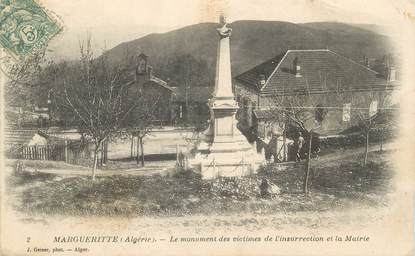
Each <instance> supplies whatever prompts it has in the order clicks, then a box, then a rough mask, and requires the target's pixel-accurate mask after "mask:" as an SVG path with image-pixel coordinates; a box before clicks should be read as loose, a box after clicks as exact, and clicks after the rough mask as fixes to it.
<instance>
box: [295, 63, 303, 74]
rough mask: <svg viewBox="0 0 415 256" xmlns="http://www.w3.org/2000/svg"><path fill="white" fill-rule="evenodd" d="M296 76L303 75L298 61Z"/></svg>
mask: <svg viewBox="0 0 415 256" xmlns="http://www.w3.org/2000/svg"><path fill="white" fill-rule="evenodd" d="M295 77H302V75H301V66H300V65H299V64H298V63H297V65H296V66H295Z"/></svg>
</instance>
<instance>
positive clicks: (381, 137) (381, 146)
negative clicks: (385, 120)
mask: <svg viewBox="0 0 415 256" xmlns="http://www.w3.org/2000/svg"><path fill="white" fill-rule="evenodd" d="M379 151H380V152H382V151H383V131H381V132H380V149H379Z"/></svg>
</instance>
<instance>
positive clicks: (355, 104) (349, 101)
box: [234, 49, 396, 137]
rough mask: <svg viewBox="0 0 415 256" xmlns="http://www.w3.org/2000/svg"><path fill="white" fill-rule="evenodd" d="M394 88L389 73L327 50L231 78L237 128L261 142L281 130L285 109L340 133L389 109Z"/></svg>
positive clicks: (284, 57)
mask: <svg viewBox="0 0 415 256" xmlns="http://www.w3.org/2000/svg"><path fill="white" fill-rule="evenodd" d="M395 86H396V71H395V70H394V69H393V68H392V69H391V70H390V72H389V75H388V77H384V76H382V75H381V74H379V73H378V72H376V71H374V70H372V69H370V68H369V67H367V66H365V65H361V64H359V63H357V62H355V61H353V60H351V59H349V58H346V57H344V56H341V55H339V54H337V53H335V52H333V51H331V50H328V49H322V50H288V51H287V52H285V53H284V54H281V55H278V56H276V57H274V58H272V59H270V60H268V61H266V62H264V63H262V64H260V65H258V66H256V67H254V68H252V69H250V70H248V71H246V72H244V73H242V74H240V75H238V76H236V77H235V78H234V90H235V94H236V99H237V101H238V102H239V106H240V109H239V113H238V118H239V125H240V128H241V129H242V130H245V131H248V130H255V132H257V134H258V135H259V136H260V137H264V136H266V135H267V133H268V132H269V131H270V129H275V128H276V127H277V129H278V128H281V129H283V127H285V123H286V122H285V121H284V120H281V119H283V118H284V117H283V116H282V115H281V114H282V113H283V112H284V111H283V109H284V110H286V109H291V110H293V113H294V111H297V112H295V113H298V114H299V115H300V114H301V115H303V116H305V117H307V116H308V117H309V118H304V121H305V122H312V123H318V125H316V127H317V126H318V132H319V133H320V134H334V133H339V132H341V131H343V130H346V129H347V128H350V127H351V126H353V125H355V124H357V123H358V122H359V119H360V118H362V117H367V116H370V115H373V114H374V113H376V112H377V110H378V108H381V107H383V106H384V105H385V104H387V103H386V102H387V99H388V95H389V94H390V91H391V90H393V89H394V88H395ZM301 112H302V113H301ZM300 119H301V118H300ZM278 124H279V125H278ZM281 124H283V125H281Z"/></svg>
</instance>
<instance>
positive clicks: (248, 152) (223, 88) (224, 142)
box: [191, 16, 265, 179]
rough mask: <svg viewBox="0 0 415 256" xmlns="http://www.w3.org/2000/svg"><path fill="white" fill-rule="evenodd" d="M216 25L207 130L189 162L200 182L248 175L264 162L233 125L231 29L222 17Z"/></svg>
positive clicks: (236, 106)
mask: <svg viewBox="0 0 415 256" xmlns="http://www.w3.org/2000/svg"><path fill="white" fill-rule="evenodd" d="M220 24H221V27H220V28H218V29H217V32H218V34H219V46H218V51H217V62H216V78H215V91H214V94H213V98H212V99H210V100H209V107H210V112H211V118H210V122H209V128H208V129H207V130H206V131H205V132H204V133H203V135H202V138H201V139H202V140H201V143H200V144H199V145H198V147H197V153H196V155H195V158H194V159H193V160H192V161H191V162H192V165H193V166H194V167H195V168H200V171H201V174H202V178H203V179H213V178H216V177H220V176H226V177H238V176H246V175H250V174H252V173H254V172H255V171H256V170H257V168H258V167H259V165H260V164H261V163H262V162H263V161H264V160H265V159H263V156H262V155H260V154H258V153H257V152H256V149H254V147H253V146H252V145H251V144H249V142H248V141H247V139H246V138H245V136H243V135H242V134H241V132H240V131H239V130H238V128H237V126H236V124H237V120H236V118H235V115H236V111H237V110H238V103H237V102H236V101H235V96H234V94H233V92H232V75H231V59H230V44H229V38H230V36H231V32H232V29H230V28H228V27H227V24H226V21H225V18H224V17H223V16H221V18H220Z"/></svg>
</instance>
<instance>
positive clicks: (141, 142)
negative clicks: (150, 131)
mask: <svg viewBox="0 0 415 256" xmlns="http://www.w3.org/2000/svg"><path fill="white" fill-rule="evenodd" d="M140 150H141V166H144V143H143V138H142V137H140Z"/></svg>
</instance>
